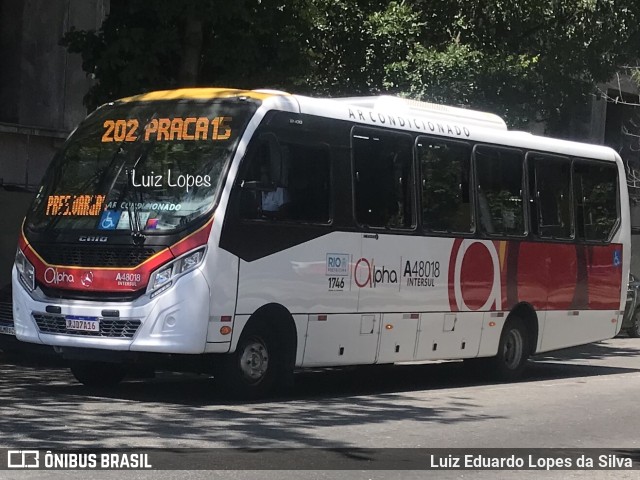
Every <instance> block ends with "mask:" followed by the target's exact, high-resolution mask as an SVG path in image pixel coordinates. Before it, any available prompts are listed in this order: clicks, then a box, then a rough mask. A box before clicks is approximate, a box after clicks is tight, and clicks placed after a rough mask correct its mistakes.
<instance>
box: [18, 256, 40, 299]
mask: <svg viewBox="0 0 640 480" xmlns="http://www.w3.org/2000/svg"><path fill="white" fill-rule="evenodd" d="M16 270H17V271H18V275H19V276H20V281H21V282H22V284H23V285H24V286H25V288H27V289H28V290H29V291H30V292H32V291H33V290H34V289H35V288H36V269H35V268H34V267H33V265H31V262H30V261H29V260H27V257H25V255H24V253H22V250H20V249H19V248H18V251H17V252H16Z"/></svg>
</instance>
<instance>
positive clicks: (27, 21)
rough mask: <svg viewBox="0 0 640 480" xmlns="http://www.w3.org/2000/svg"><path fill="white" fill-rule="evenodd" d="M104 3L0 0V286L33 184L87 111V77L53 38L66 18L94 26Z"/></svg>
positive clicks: (57, 37) (81, 25)
mask: <svg viewBox="0 0 640 480" xmlns="http://www.w3.org/2000/svg"><path fill="white" fill-rule="evenodd" d="M108 9H109V0H18V1H16V0H0V61H1V62H2V64H1V65H0V105H1V106H2V107H1V108H0V222H1V225H2V228H0V289H1V288H2V287H4V286H6V284H7V283H8V282H9V279H10V272H11V265H12V263H13V258H14V255H15V251H16V243H17V238H18V232H19V229H20V225H21V224H22V218H23V217H24V214H25V213H26V210H27V208H28V205H29V203H30V202H31V199H32V198H33V191H35V188H36V186H37V185H38V184H39V183H40V180H41V178H42V175H43V174H44V172H45V170H46V168H47V166H48V165H49V162H50V161H51V159H52V157H53V155H54V153H55V152H56V150H57V149H58V148H60V146H61V145H62V143H63V142H64V139H65V138H66V137H67V135H68V134H69V133H70V132H71V130H73V128H74V127H75V125H76V124H78V123H79V122H80V121H81V120H82V119H83V118H84V117H85V116H86V109H85V108H84V106H83V104H82V98H83V96H84V95H85V94H86V92H87V90H88V89H89V87H90V86H91V79H89V78H87V76H86V74H85V73H84V72H83V71H82V60H81V58H80V55H76V54H68V53H67V51H66V49H65V48H64V47H61V46H60V45H59V42H60V38H61V37H62V35H63V34H64V32H66V31H68V30H69V29H70V28H71V27H72V26H74V27H76V28H78V29H82V30H86V29H93V30H96V29H98V28H100V25H101V24H102V20H103V19H104V17H105V16H106V14H107V13H108ZM16 186H17V187H19V188H16Z"/></svg>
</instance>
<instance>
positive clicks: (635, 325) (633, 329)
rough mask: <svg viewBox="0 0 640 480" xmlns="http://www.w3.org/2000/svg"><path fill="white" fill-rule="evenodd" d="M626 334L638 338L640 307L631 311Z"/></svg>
mask: <svg viewBox="0 0 640 480" xmlns="http://www.w3.org/2000/svg"><path fill="white" fill-rule="evenodd" d="M627 335H629V336H630V337H632V338H640V309H638V310H636V311H635V312H633V317H632V318H631V326H630V327H629V328H628V329H627Z"/></svg>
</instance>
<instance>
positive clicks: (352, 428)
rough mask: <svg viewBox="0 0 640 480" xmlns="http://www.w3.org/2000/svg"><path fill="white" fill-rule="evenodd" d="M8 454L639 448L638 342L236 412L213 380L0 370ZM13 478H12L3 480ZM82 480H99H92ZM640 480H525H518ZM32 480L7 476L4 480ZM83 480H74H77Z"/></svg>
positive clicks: (328, 385)
mask: <svg viewBox="0 0 640 480" xmlns="http://www.w3.org/2000/svg"><path fill="white" fill-rule="evenodd" d="M0 360H2V363H0V384H1V385H0V439H1V440H0V447H2V448H39V449H43V448H47V449H69V448H98V447H100V448H124V447H135V448H151V447H164V448H183V447H188V448H217V447H240V448H248V447H252V448H261V449H263V448H291V447H296V448H318V447H324V448H328V449H339V448H346V449H353V448H416V447H423V448H436V447H438V448H442V447H446V448H494V447H495V448H515V447H523V448H535V447H551V448H562V447H566V448H590V447H594V448H640V435H639V434H638V430H639V427H640V419H639V418H638V415H639V414H638V412H639V411H640V409H639V408H638V402H639V400H640V339H630V338H622V337H620V338H615V339H612V340H609V341H606V342H601V343H597V344H592V345H587V346H583V347H578V348H574V349H570V350H565V351H562V352H556V353H554V354H552V355H548V356H545V357H539V358H536V359H534V360H533V361H531V362H530V365H529V368H528V370H527V372H526V375H525V377H524V378H523V379H522V381H520V382H517V383H511V384H502V383H491V382H489V381H486V380H478V379H474V378H469V376H468V375H467V374H466V372H465V370H464V369H463V368H462V364H461V363H460V362H449V363H436V364H426V365H408V366H393V367H380V368H352V369H346V370H332V371H313V372H303V373H300V374H298V375H297V377H296V387H295V389H294V391H293V392H292V393H291V394H290V395H289V396H287V397H284V398H275V399H270V400H268V401H259V402H252V403H237V402H235V403H234V402H230V401H227V400H225V399H224V397H223V396H221V395H220V392H218V391H216V383H215V379H211V378H207V377H205V376H197V375H186V374H172V373H160V374H158V375H157V376H156V378H153V379H146V380H128V381H126V382H124V383H123V384H122V385H120V386H119V387H118V388H117V389H114V390H111V391H99V390H89V389H87V388H85V387H83V386H81V385H79V384H78V383H77V382H75V380H74V379H73V377H72V376H71V374H70V373H69V372H68V371H67V370H66V369H65V368H63V367H62V366H59V365H47V364H46V362H42V361H40V362H34V361H28V360H27V361H25V359H24V358H23V359H19V361H18V360H16V358H15V357H7V356H3V357H0ZM8 473H10V474H11V475H5V474H8ZM87 473H90V474H91V475H90V476H88V475H87ZM150 473H151V472H126V473H125V474H123V473H121V472H72V473H69V472H67V473H64V474H63V473H62V472H38V475H37V476H38V478H62V475H64V478H78V479H80V478H114V479H115V478H122V477H123V476H124V477H125V478H177V477H178V476H179V477H180V478H186V479H189V478H212V477H213V478H231V479H241V478H242V479H245V478H256V479H257V478H260V479H262V478H267V479H271V478H273V479H280V478H283V479H288V478H296V479H298V478H368V479H373V478H416V479H417V478H426V477H427V476H429V477H437V478H487V479H488V478H514V475H513V474H510V473H509V472H486V471H485V472H469V471H467V472H465V471H447V472H435V473H434V472H418V471H397V472H393V471H367V470H365V468H363V469H362V470H352V471H348V472H336V471H305V472H301V471H297V472H296V471H289V472H280V471H253V472H248V471H244V472H237V471H221V472H216V473H210V472H209V473H207V472H182V473H180V474H178V472H175V471H173V472H157V471H156V472H152V473H153V474H152V475H150V476H149V474H150ZM579 475H580V478H603V479H604V478H606V479H609V478H637V472H622V471H600V472H588V475H587V476H585V472H566V471H565V472H550V473H547V472H518V474H517V478H578V476H579ZM27 476H28V478H33V476H34V473H33V472H32V473H29V474H26V473H25V474H22V473H19V472H0V478H27ZM76 476H77V477H76Z"/></svg>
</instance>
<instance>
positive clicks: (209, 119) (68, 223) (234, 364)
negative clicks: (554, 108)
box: [13, 89, 630, 396]
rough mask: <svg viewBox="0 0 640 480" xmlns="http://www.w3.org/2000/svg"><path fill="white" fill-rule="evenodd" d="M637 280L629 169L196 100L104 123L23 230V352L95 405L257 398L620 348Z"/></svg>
mask: <svg viewBox="0 0 640 480" xmlns="http://www.w3.org/2000/svg"><path fill="white" fill-rule="evenodd" d="M629 263H630V226H629V202H628V196H627V188H626V182H625V171H624V168H623V164H622V162H621V160H620V158H619V156H618V155H617V154H616V153H615V152H614V151H613V150H611V149H609V148H605V147H600V146H594V145H586V144H581V143H575V142H569V141H562V140H554V139H549V138H544V137H540V136H534V135H531V134H527V133H523V132H510V131H509V130H508V129H507V128H506V125H505V123H504V122H503V121H502V120H501V119H500V118H498V117H496V116H495V115H491V114H488V113H482V112H474V111H469V110H465V109H458V108H450V107H444V106H438V105H432V104H427V103H421V102H414V101H410V100H405V99H400V98H393V97H360V98H346V99H318V98H309V97H303V96H297V95H290V94H286V93H283V92H275V91H240V90H230V89H185V90H175V91H164V92H155V93H147V94H142V95H138V96H135V97H130V98H125V99H123V100H119V101H116V102H113V103H110V104H108V105H104V106H103V107H101V108H100V109H98V110H97V111H96V112H94V113H93V114H91V115H90V116H89V117H88V118H87V119H86V120H85V121H83V122H82V123H81V124H80V126H79V127H78V128H77V129H76V130H75V131H74V132H73V133H72V134H71V135H70V137H69V139H68V140H67V142H66V143H65V145H64V146H63V147H62V149H61V150H60V152H59V153H58V154H57V156H56V157H55V158H54V160H53V162H52V164H51V166H50V168H49V170H48V172H47V173H46V175H45V178H44V180H43V182H42V186H41V187H40V190H39V191H38V194H37V197H36V199H35V201H34V203H33V205H32V207H31V209H30V211H29V213H28V215H27V217H26V220H25V222H24V225H23V228H22V232H21V235H20V240H19V249H18V252H17V258H16V264H15V268H14V271H13V292H14V297H13V305H14V311H13V314H14V320H15V331H16V336H17V338H18V339H19V340H22V341H25V342H33V343H40V344H46V345H51V346H53V347H54V349H55V350H56V351H57V352H59V353H61V354H62V355H63V356H64V357H65V358H67V359H69V361H70V362H71V370H72V372H73V374H74V375H75V377H76V378H77V379H78V380H79V381H80V382H83V383H85V384H94V385H95V384H102V385H106V384H115V383H117V382H119V381H120V380H121V379H122V378H123V377H124V375H125V374H126V372H127V370H128V369H129V368H130V367H131V365H133V364H135V363H136V362H143V361H145V360H149V361H150V362H152V364H153V362H159V361H161V360H162V359H164V358H173V359H175V358H177V359H182V360H185V359H186V360H192V361H196V363H198V364H199V365H201V366H204V367H207V368H210V369H211V370H212V371H214V372H215V373H214V375H215V376H217V377H218V378H219V380H220V381H221V382H223V383H224V384H225V385H226V387H225V388H229V389H230V390H233V391H236V392H238V393H240V394H244V395H249V396H250V395H260V394H263V393H265V392H266V391H268V390H270V389H271V388H272V387H274V386H275V385H277V384H280V383H282V384H287V383H290V382H291V380H292V378H293V371H294V369H297V368H305V367H325V366H338V365H364V364H384V363H395V362H408V361H423V360H437V359H469V360H472V359H477V360H475V362H476V363H478V364H481V365H483V366H484V368H486V369H490V370H491V371H494V372H496V373H498V374H500V375H502V376H503V377H505V378H512V377H515V376H517V375H518V374H519V373H520V372H521V371H522V369H523V368H524V366H525V363H526V360H527V358H528V357H529V356H530V355H532V354H536V353H540V352H546V351H550V350H555V349H560V348H564V347H569V346H573V345H579V344H584V343H588V342H593V341H597V340H602V339H606V338H611V337H613V336H614V335H616V333H617V332H618V331H619V329H620V324H621V321H622V313H623V312H622V310H623V308H624V302H625V294H626V291H625V290H626V279H627V278H628V274H629Z"/></svg>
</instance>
